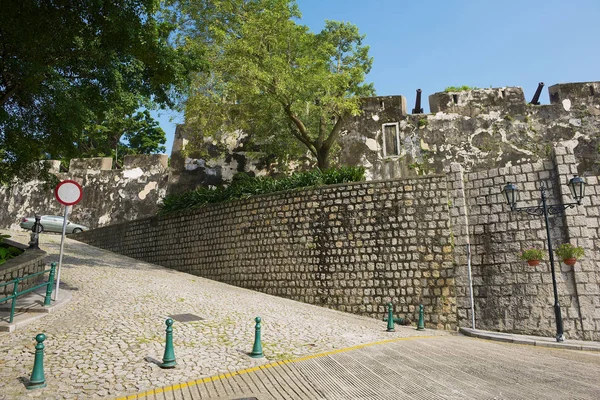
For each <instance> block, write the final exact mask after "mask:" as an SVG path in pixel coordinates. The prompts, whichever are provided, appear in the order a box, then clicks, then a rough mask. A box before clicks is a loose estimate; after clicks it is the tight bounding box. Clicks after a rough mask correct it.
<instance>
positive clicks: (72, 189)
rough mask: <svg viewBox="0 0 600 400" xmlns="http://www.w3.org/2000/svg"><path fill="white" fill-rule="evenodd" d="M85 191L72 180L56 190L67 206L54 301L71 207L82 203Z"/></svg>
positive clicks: (56, 294) (56, 195) (57, 196)
mask: <svg viewBox="0 0 600 400" xmlns="http://www.w3.org/2000/svg"><path fill="white" fill-rule="evenodd" d="M82 195H83V191H82V189H81V185H80V184H79V183H77V182H75V181H72V180H66V181H62V182H60V183H59V184H58V185H56V187H55V188H54V197H56V200H58V202H59V203H60V204H62V205H64V206H65V216H64V219H63V227H62V236H61V238H60V253H59V255H58V272H57V273H56V290H55V291H54V301H56V300H57V299H58V286H59V284H60V270H61V266H62V257H63V248H64V244H65V235H66V232H67V217H68V216H69V211H70V209H71V206H72V205H74V204H77V203H79V201H81V196H82Z"/></svg>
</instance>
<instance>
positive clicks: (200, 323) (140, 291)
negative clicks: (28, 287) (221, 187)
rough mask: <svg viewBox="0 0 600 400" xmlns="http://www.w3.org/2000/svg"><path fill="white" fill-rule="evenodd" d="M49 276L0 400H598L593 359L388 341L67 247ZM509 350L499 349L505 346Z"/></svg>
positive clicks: (466, 342)
mask: <svg viewBox="0 0 600 400" xmlns="http://www.w3.org/2000/svg"><path fill="white" fill-rule="evenodd" d="M10 234H12V235H13V236H17V237H21V238H22V240H25V241H26V240H27V236H26V235H23V234H17V233H14V232H10ZM59 238H60V237H59V236H57V235H47V234H45V235H42V240H41V245H42V247H43V248H44V249H45V250H47V251H48V252H49V254H50V257H49V260H48V261H54V260H56V259H57V258H58V257H57V251H58V246H59ZM63 267H64V268H63V271H62V272H61V278H62V282H63V283H64V286H61V287H62V289H61V291H63V290H64V291H67V290H68V292H69V293H70V294H71V296H72V299H71V301H69V302H68V303H67V304H66V305H65V306H64V307H62V308H60V309H57V310H55V312H52V313H50V314H47V315H45V316H44V317H43V318H38V319H35V320H33V321H32V322H31V323H30V324H28V325H25V326H21V327H19V329H17V330H16V331H15V332H12V333H0V399H6V400H9V399H10V400H13V399H28V398H39V399H65V398H66V399H73V398H77V399H89V398H115V397H119V396H125V397H124V398H128V399H129V398H131V399H134V398H148V399H161V400H166V399H242V398H247V399H252V398H256V399H260V400H263V399H311V398H312V399H344V400H346V399H377V400H378V399H403V398H407V399H437V398H451V399H452V398H455V399H464V398H474V399H480V398H502V399H537V398H544V399H546V398H556V399H566V398H569V399H570V398H580V399H597V398H599V393H600V384H599V382H600V352H592V351H573V350H564V349H554V348H547V347H539V346H520V345H518V344H512V343H511V344H509V343H499V342H492V341H488V340H479V339H475V338H468V337H464V336H456V335H450V334H449V333H446V332H440V331H431V330H426V331H416V330H415V329H414V328H411V327H397V329H396V332H394V333H388V332H385V327H386V324H385V323H384V322H382V321H377V320H374V319H371V318H363V317H359V316H354V315H350V314H345V313H341V312H336V311H333V310H328V309H324V308H321V307H316V306H311V305H307V304H302V303H297V302H294V301H290V300H285V299H281V298H277V297H273V296H269V295H266V294H261V293H256V292H252V291H249V290H244V289H239V288H235V287H232V286H228V285H224V284H220V283H218V282H213V281H209V280H205V279H202V278H199V277H196V276H192V275H188V274H185V273H180V272H177V271H172V270H168V269H165V268H162V267H158V266H155V265H151V264H147V263H143V262H139V261H136V260H133V259H130V258H127V257H122V256H119V255H115V254H113V253H110V252H107V251H104V250H100V249H97V248H94V247H91V246H88V245H85V244H81V243H78V242H75V241H71V240H68V241H67V244H66V256H65V257H64V265H63ZM186 314H187V318H186ZM257 315H260V316H261V317H262V318H263V349H264V352H265V355H266V357H265V358H262V359H253V358H250V357H248V355H247V353H248V352H249V351H250V350H251V348H252V342H253V336H254V317H255V316H257ZM168 316H171V317H175V318H176V319H178V321H176V322H175V325H174V343H175V354H176V357H177V363H178V366H177V367H176V368H175V369H171V370H162V369H160V368H159V367H158V366H157V363H158V362H159V360H160V359H161V358H162V354H163V351H164V336H165V325H164V320H165V318H166V317H168ZM194 316H196V317H199V318H201V319H200V320H198V319H196V320H193V319H194V318H193V317H194ZM189 317H192V318H189ZM190 319H192V320H191V321H190ZM184 320H187V321H188V322H184ZM42 332H43V333H45V334H46V335H47V337H48V339H47V340H46V342H45V344H46V358H45V376H46V381H47V384H48V387H47V388H45V389H39V390H34V391H27V390H25V388H24V386H23V383H24V382H26V381H27V379H28V377H29V376H30V374H31V368H32V365H33V349H34V344H35V342H34V340H33V338H34V336H35V335H36V334H37V333H42ZM496 336H498V335H496ZM512 336H515V335H512ZM515 337H516V336H515ZM515 337H513V338H512V339H511V340H510V341H512V342H513V343H516V342H515ZM500 339H504V341H509V340H508V339H507V338H506V337H503V338H502V337H501V338H500ZM516 339H518V337H516ZM539 341H540V343H541V342H542V340H539ZM567 344H569V342H567ZM571 347H572V346H571Z"/></svg>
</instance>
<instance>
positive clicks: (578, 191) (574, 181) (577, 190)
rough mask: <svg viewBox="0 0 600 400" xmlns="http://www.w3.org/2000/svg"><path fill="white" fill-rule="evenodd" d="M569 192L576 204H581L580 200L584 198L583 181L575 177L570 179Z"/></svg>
mask: <svg viewBox="0 0 600 400" xmlns="http://www.w3.org/2000/svg"><path fill="white" fill-rule="evenodd" d="M569 190H570V191H571V196H573V199H574V200H575V201H576V202H577V204H581V199H583V196H585V181H584V180H583V178H582V177H580V176H577V175H575V176H574V177H573V178H571V179H570V180H569Z"/></svg>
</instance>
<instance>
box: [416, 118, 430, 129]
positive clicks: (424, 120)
mask: <svg viewBox="0 0 600 400" xmlns="http://www.w3.org/2000/svg"><path fill="white" fill-rule="evenodd" d="M428 123H429V122H428V121H427V118H420V119H419V123H418V125H419V128H425V127H426V126H427V124H428Z"/></svg>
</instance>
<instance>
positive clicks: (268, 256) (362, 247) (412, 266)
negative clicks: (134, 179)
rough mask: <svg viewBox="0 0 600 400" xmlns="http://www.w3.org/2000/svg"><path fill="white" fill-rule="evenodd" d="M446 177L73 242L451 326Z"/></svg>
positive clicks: (326, 192)
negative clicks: (389, 309) (420, 309)
mask: <svg viewBox="0 0 600 400" xmlns="http://www.w3.org/2000/svg"><path fill="white" fill-rule="evenodd" d="M446 194H447V184H446V178H445V176H432V177H426V178H415V179H407V180H399V181H385V182H369V183H357V184H344V185H333V186H328V187H324V188H318V189H308V190H298V191H293V192H288V193H280V194H273V195H268V196H260V197H256V198H252V199H248V200H243V201H236V202H232V203H227V204H220V205H212V206H209V207H205V208H202V209H199V210H196V211H193V212H188V213H185V214H181V215H177V216H170V217H153V218H147V219H142V220H137V221H132V222H129V223H124V224H118V225H111V226H107V227H104V228H100V229H96V230H94V231H89V232H83V233H81V234H77V235H76V236H75V237H76V238H77V240H81V241H83V242H86V243H89V244H92V245H95V246H99V247H102V248H105V249H108V250H111V251H115V252H117V253H120V254H124V255H127V256H130V257H134V258H137V259H140V260H145V261H149V262H153V263H157V264H159V265H163V266H166V267H169V268H173V269H177V270H180V271H184V272H189V273H192V274H196V275H200V276H203V277H206V278H209V279H215V280H218V281H221V282H225V283H229V284H232V285H236V286H240V287H245V288H249V289H254V290H258V291H262V292H265V293H269V294H273V295H277V296H282V297H287V298H291V299H295V300H299V301H303V302H306V303H311V304H317V305H322V306H326V307H330V308H334V309H337V310H341V311H347V312H352V313H356V314H361V315H368V316H372V317H375V318H381V317H382V316H383V315H384V313H385V305H386V304H387V303H388V302H389V301H392V302H393V303H394V304H395V305H396V310H397V311H396V314H397V315H400V316H403V317H408V318H410V319H411V320H413V321H415V320H416V319H417V318H418V306H419V304H423V305H424V306H425V321H426V326H428V327H433V328H441V329H454V328H455V327H456V305H455V303H456V302H455V293H454V266H453V263H452V260H453V255H452V243H451V235H450V226H449V214H448V198H447V195H446Z"/></svg>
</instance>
